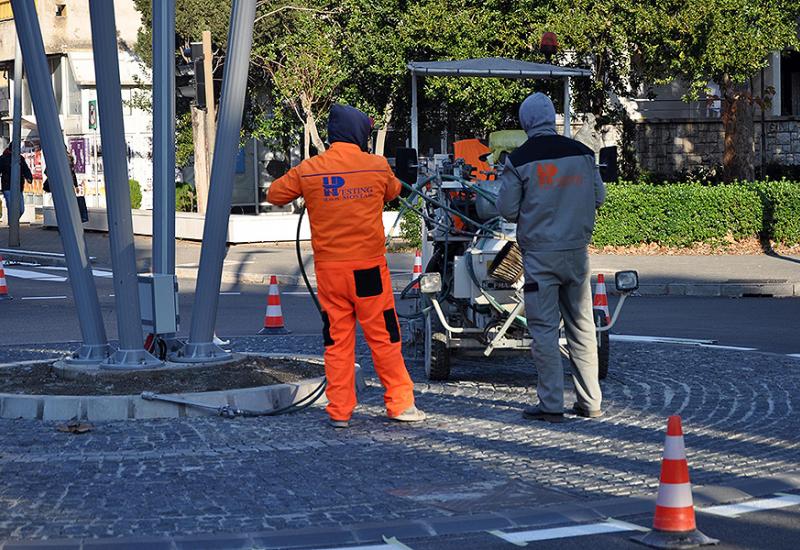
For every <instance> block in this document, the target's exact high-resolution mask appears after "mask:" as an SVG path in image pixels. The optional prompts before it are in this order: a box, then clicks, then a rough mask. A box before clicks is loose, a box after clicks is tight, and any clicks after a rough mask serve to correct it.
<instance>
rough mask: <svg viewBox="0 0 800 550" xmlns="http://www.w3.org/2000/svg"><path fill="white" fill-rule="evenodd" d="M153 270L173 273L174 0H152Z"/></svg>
mask: <svg viewBox="0 0 800 550" xmlns="http://www.w3.org/2000/svg"><path fill="white" fill-rule="evenodd" d="M152 8H153V192H154V196H153V273H163V274H173V273H175V0H153V1H152Z"/></svg>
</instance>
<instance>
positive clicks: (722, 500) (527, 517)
mask: <svg viewBox="0 0 800 550" xmlns="http://www.w3.org/2000/svg"><path fill="white" fill-rule="evenodd" d="M797 489H800V471H795V472H787V473H784V474H780V475H778V476H774V477H769V478H759V479H743V480H739V481H734V482H733V483H731V484H729V485H724V486H715V485H707V486H697V487H694V488H693V492H694V496H695V499H694V500H695V505H696V506H700V507H706V506H712V505H717V504H729V503H733V502H739V501H743V500H747V499H750V498H758V497H764V496H766V495H768V494H773V493H777V492H780V491H792V490H797ZM654 507H655V494H652V493H647V494H639V495H631V496H629V497H612V498H607V499H601V500H594V501H588V502H583V501H579V502H574V503H566V504H559V505H556V506H549V507H545V508H542V507H529V508H515V509H512V510H505V511H497V512H483V513H478V514H469V515H459V516H442V517H434V518H430V519H418V520H403V521H386V522H374V523H361V524H355V525H346V526H341V527H336V526H334V527H320V528H314V527H311V528H306V529H285V530H280V531H267V532H260V533H227V534H213V535H182V536H175V537H162V538H159V537H126V538H108V539H58V540H56V539H50V540H30V539H29V540H24V541H23V540H8V541H6V542H5V545H2V541H0V545H1V546H0V547H1V548H2V550H12V549H13V550H17V549H20V550H21V549H22V548H25V549H28V550H46V549H50V550H52V549H53V548H59V549H69V550H88V549H90V548H98V549H99V548H109V547H115V548H116V547H119V548H123V547H124V548H164V549H169V550H173V549H181V550H182V549H196V548H214V549H216V550H227V549H230V550H233V549H243V548H264V549H278V548H284V549H301V548H321V547H325V548H328V547H331V546H334V545H335V546H340V545H353V544H362V545H364V544H385V537H396V538H397V539H399V540H400V541H402V542H404V543H408V542H409V541H411V540H413V539H415V538H429V537H436V536H448V535H465V534H471V533H481V532H486V531H490V530H495V529H546V528H549V527H555V526H563V525H571V524H579V523H587V522H593V521H603V520H606V519H608V518H611V517H613V518H615V519H622V518H625V517H629V516H634V515H640V514H647V513H651V512H652V511H653V509H654ZM698 511H699V512H700V513H702V508H701V509H700V510H698ZM643 527H644V526H643Z"/></svg>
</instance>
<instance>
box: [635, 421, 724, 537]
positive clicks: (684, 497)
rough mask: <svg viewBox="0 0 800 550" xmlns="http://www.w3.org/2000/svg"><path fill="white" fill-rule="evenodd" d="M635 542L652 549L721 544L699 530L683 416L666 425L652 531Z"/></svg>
mask: <svg viewBox="0 0 800 550" xmlns="http://www.w3.org/2000/svg"><path fill="white" fill-rule="evenodd" d="M633 540H635V541H636V542H641V543H642V544H645V545H647V546H651V547H653V548H694V547H696V546H706V545H711V544H718V543H719V541H718V540H716V539H712V538H709V537H707V536H705V535H704V534H703V533H701V532H700V531H698V530H697V524H696V523H695V518H694V503H693V502H692V484H691V482H690V481H689V465H688V464H687V462H686V449H685V448H684V446H683V430H682V429H681V417H680V416H677V415H676V416H670V417H669V421H668V422H667V438H666V440H665V441H664V455H663V458H662V460H661V481H660V483H659V485H658V497H657V498H656V514H655V517H654V518H653V530H652V531H649V532H647V533H645V534H644V535H638V536H636V537H633Z"/></svg>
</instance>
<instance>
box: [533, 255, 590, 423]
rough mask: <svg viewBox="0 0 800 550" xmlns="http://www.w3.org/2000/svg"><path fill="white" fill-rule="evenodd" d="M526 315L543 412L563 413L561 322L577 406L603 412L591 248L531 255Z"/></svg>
mask: <svg viewBox="0 0 800 550" xmlns="http://www.w3.org/2000/svg"><path fill="white" fill-rule="evenodd" d="M524 259H525V260H524V261H525V315H526V317H527V319H528V330H529V331H530V333H531V338H532V339H533V344H532V345H531V352H532V355H533V364H534V366H535V367H536V371H537V374H538V384H537V387H536V392H537V394H538V396H539V406H540V408H541V409H542V410H543V411H545V412H549V413H561V412H563V411H564V370H563V367H562V365H561V354H560V352H559V346H558V338H559V324H560V320H561V318H563V319H564V329H565V332H566V337H567V347H568V349H569V355H570V363H571V365H572V379H573V382H574V385H575V393H576V400H577V404H578V405H579V406H580V407H581V408H583V409H587V410H591V411H595V410H599V409H600V402H601V399H602V396H601V392H600V382H599V378H598V364H597V334H596V332H595V325H594V319H593V315H592V287H591V280H590V278H591V271H590V269H589V253H588V251H587V249H585V248H581V249H577V250H561V251H547V252H532V251H526V252H525V254H524Z"/></svg>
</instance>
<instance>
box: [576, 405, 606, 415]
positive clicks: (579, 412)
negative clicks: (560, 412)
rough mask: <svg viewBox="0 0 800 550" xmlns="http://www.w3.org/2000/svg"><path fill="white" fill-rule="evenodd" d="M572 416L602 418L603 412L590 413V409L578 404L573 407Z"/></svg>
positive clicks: (598, 410)
mask: <svg viewBox="0 0 800 550" xmlns="http://www.w3.org/2000/svg"><path fill="white" fill-rule="evenodd" d="M572 414H575V415H578V416H582V417H583V418H600V417H601V416H603V411H602V410H600V409H597V410H596V411H590V410H589V409H584V408H583V407H581V406H580V405H578V404H577V403H575V404H574V405H572Z"/></svg>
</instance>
